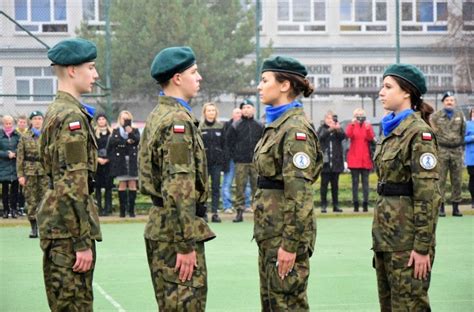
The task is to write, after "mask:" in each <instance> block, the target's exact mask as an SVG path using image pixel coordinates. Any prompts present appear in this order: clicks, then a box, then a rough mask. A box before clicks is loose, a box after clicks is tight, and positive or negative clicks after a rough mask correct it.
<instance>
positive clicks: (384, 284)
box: [374, 250, 434, 312]
mask: <svg viewBox="0 0 474 312" xmlns="http://www.w3.org/2000/svg"><path fill="white" fill-rule="evenodd" d="M410 253H411V250H407V251H397V252H375V256H374V267H375V270H376V272H377V284H378V293H379V302H380V311H382V312H389V311H391V312H397V311H400V312H402V311H431V308H430V302H429V298H428V288H429V287H430V280H431V273H428V278H427V280H419V279H415V278H414V277H413V266H411V267H407V264H408V260H409V259H410ZM430 257H431V264H432V265H433V260H434V252H432V253H430Z"/></svg>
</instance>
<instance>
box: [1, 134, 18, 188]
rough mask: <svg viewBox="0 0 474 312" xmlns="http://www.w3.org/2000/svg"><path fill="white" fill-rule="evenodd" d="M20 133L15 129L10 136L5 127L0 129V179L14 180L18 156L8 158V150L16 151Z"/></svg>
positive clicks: (3, 180) (4, 180) (2, 180)
mask: <svg viewBox="0 0 474 312" xmlns="http://www.w3.org/2000/svg"><path fill="white" fill-rule="evenodd" d="M19 141H20V134H19V133H18V132H17V131H16V130H15V131H13V133H12V136H11V137H10V138H9V137H8V136H7V135H6V134H5V132H4V131H3V129H0V181H1V182H13V181H15V180H16V179H17V176H16V158H13V159H10V158H8V151H12V152H14V153H16V148H17V146H18V142H19Z"/></svg>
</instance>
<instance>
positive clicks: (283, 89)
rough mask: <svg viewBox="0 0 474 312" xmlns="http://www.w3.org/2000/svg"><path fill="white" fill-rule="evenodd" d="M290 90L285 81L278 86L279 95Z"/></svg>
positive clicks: (287, 82) (287, 81)
mask: <svg viewBox="0 0 474 312" xmlns="http://www.w3.org/2000/svg"><path fill="white" fill-rule="evenodd" d="M290 88H291V83H290V81H289V80H285V81H283V82H282V83H281V84H280V92H281V93H287V92H288V91H290Z"/></svg>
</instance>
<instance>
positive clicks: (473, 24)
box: [462, 0, 474, 31]
mask: <svg viewBox="0 0 474 312" xmlns="http://www.w3.org/2000/svg"><path fill="white" fill-rule="evenodd" d="M462 20H463V22H464V24H463V28H462V29H463V30H465V31H474V0H467V1H466V0H464V1H463V3H462Z"/></svg>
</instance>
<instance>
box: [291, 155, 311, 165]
mask: <svg viewBox="0 0 474 312" xmlns="http://www.w3.org/2000/svg"><path fill="white" fill-rule="evenodd" d="M310 164H311V160H310V159H309V156H308V154H306V153H303V152H298V153H296V154H295V156H293V165H295V167H296V168H298V169H306V168H308V167H309V165H310Z"/></svg>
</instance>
